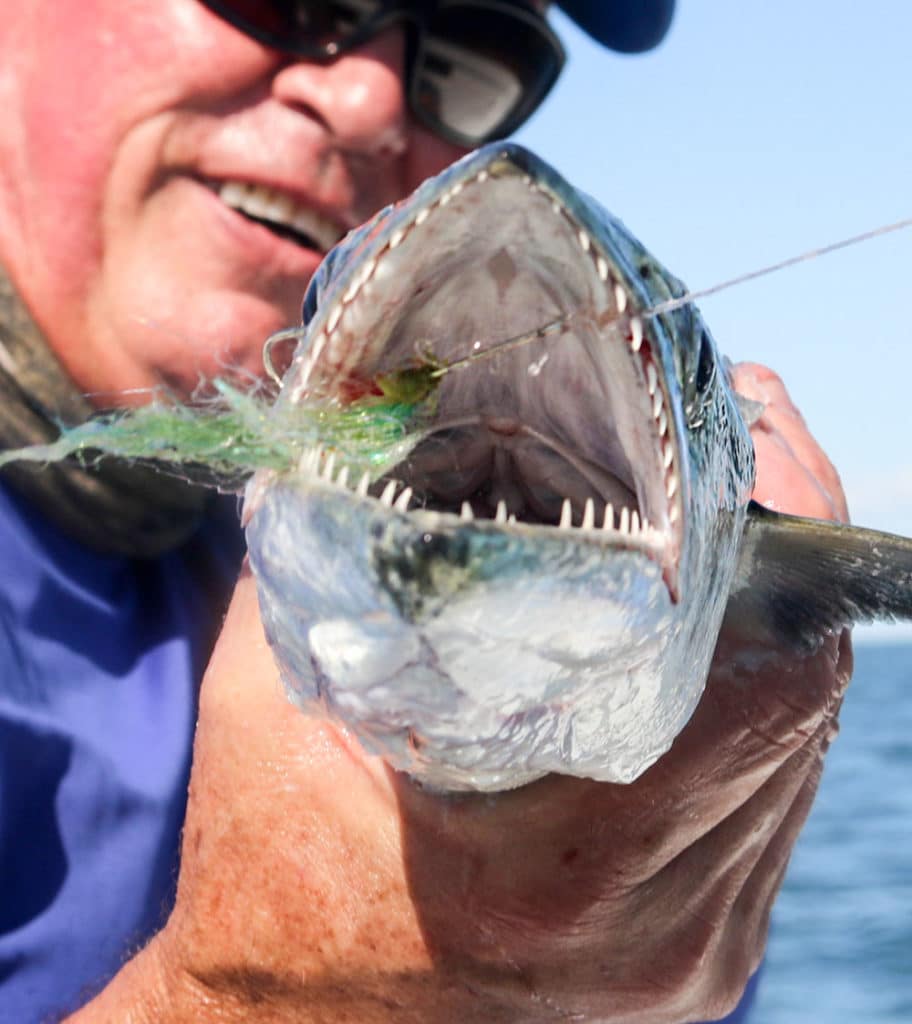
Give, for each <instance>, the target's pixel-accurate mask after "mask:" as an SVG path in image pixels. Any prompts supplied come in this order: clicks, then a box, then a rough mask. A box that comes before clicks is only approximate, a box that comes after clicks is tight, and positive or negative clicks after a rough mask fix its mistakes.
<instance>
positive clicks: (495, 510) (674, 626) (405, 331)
mask: <svg viewBox="0 0 912 1024" xmlns="http://www.w3.org/2000/svg"><path fill="white" fill-rule="evenodd" d="M681 294H683V286H682V285H681V284H680V282H678V281H677V280H676V279H675V278H674V277H673V276H671V275H670V274H669V273H668V272H667V271H666V270H665V269H664V268H663V267H662V266H661V265H660V264H659V263H658V262H657V261H656V260H655V259H654V258H653V257H652V256H651V255H650V254H649V253H648V252H647V251H646V250H645V249H644V248H643V247H642V246H641V245H640V244H639V243H638V242H637V241H636V239H635V238H634V237H633V236H632V235H631V234H630V233H629V232H628V231H627V229H626V228H625V227H624V226H623V225H622V224H621V223H620V222H619V221H618V220H616V219H615V218H614V217H612V216H611V215H610V214H608V213H607V212H606V211H605V210H603V209H602V208H601V207H600V206H598V204H596V203H595V202H593V201H592V200H591V199H589V198H588V197H586V196H584V195H583V194H581V193H579V192H577V191H576V190H575V189H573V188H572V187H571V186H570V185H569V184H568V183H567V182H566V181H564V180H563V179H562V178H561V177H560V176H559V175H558V174H557V172H556V171H554V170H553V169H552V168H550V167H549V166H548V165H547V164H545V163H544V162H543V161H541V160H540V159H539V158H537V157H536V156H534V155H533V154H531V153H529V152H528V151H526V150H525V149H523V148H521V147H519V146H516V145H512V144H504V143H496V144H492V145H490V146H487V147H485V148H484V149H482V150H479V151H478V152H476V153H474V154H471V155H470V156H468V157H466V158H465V159H463V160H462V161H460V162H459V163H457V164H455V165H453V166H452V167H450V168H448V169H447V170H446V171H444V172H443V173H442V174H441V175H439V176H438V177H436V178H434V179H431V180H429V181H428V182H426V183H425V184H424V185H422V186H421V187H420V188H419V189H418V190H417V191H416V192H415V193H414V194H413V195H412V196H410V197H409V198H408V199H406V200H404V201H403V202H401V203H400V204H398V205H397V206H394V207H390V208H388V209H386V210H384V211H381V213H380V214H378V215H377V216H376V217H375V218H374V219H373V220H372V221H371V222H369V223H368V224H366V225H365V226H364V227H363V228H361V229H359V230H358V231H356V232H354V233H353V234H351V235H349V236H348V237H347V238H346V239H345V240H344V241H343V242H342V243H340V245H339V246H337V248H336V249H335V250H334V251H333V252H332V253H331V254H330V255H329V256H328V257H327V260H326V261H325V263H324V265H323V266H322V267H321V269H320V271H319V272H318V274H317V275H316V276H315V278H314V280H313V282H312V283H311V286H310V288H309V290H308V292H307V295H306V297H305V303H304V317H305V322H306V334H305V337H304V339H303V341H302V343H301V345H300V346H299V349H298V350H297V352H296V354H295V356H294V358H293V360H292V362H291V366H290V368H289V370H288V372H287V374H286V377H285V380H284V383H283V387H282V391H281V393H280V395H279V397H278V399H277V403H276V407H277V409H279V410H281V411H282V415H287V413H288V409H289V408H290V407H295V406H302V407H303V406H305V405H310V406H312V405H313V404H314V403H327V404H330V405H335V406H338V407H352V406H356V405H358V403H362V405H363V402H364V396H365V395H370V394H376V393H378V385H379V393H380V394H382V395H384V396H385V397H386V398H389V397H390V396H392V397H393V398H403V397H404V398H407V399H408V400H410V401H413V404H414V405H415V408H416V418H415V431H414V437H413V439H412V440H411V441H410V442H409V444H408V446H407V447H406V449H404V450H403V451H402V453H401V454H402V457H401V458H400V459H398V460H397V461H396V462H395V463H394V464H392V465H390V466H389V467H387V468H386V470H385V471H384V472H383V473H382V474H380V476H379V478H377V479H367V478H365V480H364V482H363V484H362V486H361V487H353V486H352V485H353V484H354V479H351V480H349V474H348V471H347V470H345V469H344V468H343V467H344V463H345V452H344V451H342V450H337V449H336V448H334V447H333V444H332V440H331V439H328V440H327V444H326V445H325V446H323V447H321V448H318V449H315V450H314V451H313V452H310V453H307V454H306V455H305V456H304V458H303V459H302V462H301V467H300V470H299V471H298V472H296V473H294V474H282V475H277V474H275V473H267V474H259V475H258V476H257V477H255V478H254V480H253V482H252V483H251V485H250V487H249V489H248V495H247V507H248V519H249V525H248V540H249V545H250V554H251V563H252V565H253V568H254V571H255V573H256V576H257V582H258V587H259V590H260V598H261V606H262V609H263V616H264V622H265V625H266V629H267V635H268V637H269V639H270V642H271V643H272V645H273V648H274V650H275V652H276V655H277V658H278V661H279V664H280V666H281V668H282V672H283V677H284V678H285V680H286V683H287V684H288V686H289V689H290V691H291V692H292V694H293V695H294V696H295V698H296V699H297V700H299V701H300V703H302V704H303V705H306V706H308V707H311V708H313V707H319V708H322V709H324V710H326V711H327V712H328V713H330V714H333V715H336V716H338V717H340V718H342V719H343V720H344V721H345V722H346V723H347V724H349V725H350V726H351V727H352V728H354V729H355V731H356V732H357V733H358V734H359V735H360V736H361V738H362V739H363V740H364V742H365V743H366V744H367V745H368V746H369V748H370V749H372V750H375V751H377V752H379V753H382V754H383V755H384V756H385V757H387V758H388V759H389V760H390V761H391V763H392V764H393V765H394V766H395V767H397V768H401V769H405V770H407V771H410V772H411V773H413V774H415V775H416V776H418V777H419V778H421V779H423V780H424V781H425V782H426V783H428V784H429V785H433V786H437V787H440V788H445V789H464V788H473V789H482V790H490V789H503V788H509V787H511V786H516V785H520V784H522V783H525V782H528V781H530V780H531V779H534V778H537V777H539V776H541V775H543V774H545V773H547V772H552V771H557V772H564V773H567V774H575V775H581V776H589V777H594V778H600V779H606V780H612V781H630V780H631V779H633V778H635V777H637V776H638V775H639V774H640V773H641V772H642V771H644V770H645V768H646V767H648V765H649V764H651V763H653V762H654V761H655V760H656V759H657V758H658V757H659V756H660V755H661V754H662V753H663V752H664V751H665V750H667V749H668V747H669V745H670V744H671V742H672V741H673V739H674V737H675V735H677V733H678V732H679V731H680V729H681V728H682V727H683V725H684V724H685V722H686V721H687V719H688V717H689V716H690V714H691V712H692V710H693V708H694V707H695V705H696V703H697V701H698V699H699V696H700V693H701V692H702V688H703V685H704V683H705V679H706V675H707V672H708V666H709V661H710V658H711V656H712V651H713V647H714V644H715V638H716V635H717V633H718V630H719V626H720V624H721V620H722V616H723V613H724V610H725V603H726V597H727V593H728V589H729V586H730V583H731V578H732V575H733V573H734V571H735V565H736V561H737V549H738V543H739V539H740V533H741V528H742V526H743V517H744V510H745V507H746V505H747V501H748V498H749V494H750V489H751V485H752V480H753V455H752V446H751V443H750V438H749V434H748V431H747V428H746V426H745V424H744V421H743V419H742V417H741V415H740V413H739V411H738V406H737V403H736V401H735V397H734V395H733V393H732V391H731V388H730V385H729V381H728V374H727V371H726V369H725V366H724V364H723V363H722V361H721V360H720V358H719V355H718V352H717V349H716V346H715V344H714V342H713V340H712V338H711V336H710V334H709V332H708V330H707V329H706V327H705V325H704V324H703V321H702V319H701V317H700V315H699V313H698V311H697V310H696V309H695V308H694V307H693V306H692V305H686V304H685V305H682V306H680V307H678V308H674V309H669V310H667V311H665V312H660V313H657V314H653V312H652V311H653V310H654V308H655V307H656V306H657V305H660V304H662V303H663V302H667V301H668V300H669V299H673V298H675V297H676V296H680V295H681ZM416 396H417V398H416ZM385 409H386V406H385V405H383V403H382V402H381V403H378V404H377V405H371V404H370V403H368V404H367V405H363V411H364V413H365V414H366V415H367V416H368V417H370V416H372V415H377V416H380V415H385V414H386V413H385ZM340 473H342V475H343V476H344V480H342V481H341V482H340V479H339V475H340Z"/></svg>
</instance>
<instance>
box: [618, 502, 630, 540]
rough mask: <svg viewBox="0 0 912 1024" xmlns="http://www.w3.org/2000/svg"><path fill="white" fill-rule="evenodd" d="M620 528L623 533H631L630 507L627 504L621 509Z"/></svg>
mask: <svg viewBox="0 0 912 1024" xmlns="http://www.w3.org/2000/svg"><path fill="white" fill-rule="evenodd" d="M618 530H620V532H621V533H630V509H629V508H627V506H626V505H625V506H624V507H623V508H622V509H621V518H620V521H619V522H618Z"/></svg>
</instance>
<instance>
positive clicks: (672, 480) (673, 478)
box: [665, 473, 678, 498]
mask: <svg viewBox="0 0 912 1024" xmlns="http://www.w3.org/2000/svg"><path fill="white" fill-rule="evenodd" d="M677 489H678V477H677V475H676V474H675V473H671V474H669V476H668V482H667V483H666V484H665V493H666V494H667V495H668V497H669V498H673V497H674V496H675V492H676V491H677Z"/></svg>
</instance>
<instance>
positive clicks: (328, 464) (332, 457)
mask: <svg viewBox="0 0 912 1024" xmlns="http://www.w3.org/2000/svg"><path fill="white" fill-rule="evenodd" d="M335 468H336V453H335V452H330V453H329V458H328V459H327V460H326V461H325V462H324V463H323V470H322V472H321V473H320V476H322V477H323V479H324V480H325V481H326V482H327V483H330V484H331V483H332V478H333V471H334V470H335Z"/></svg>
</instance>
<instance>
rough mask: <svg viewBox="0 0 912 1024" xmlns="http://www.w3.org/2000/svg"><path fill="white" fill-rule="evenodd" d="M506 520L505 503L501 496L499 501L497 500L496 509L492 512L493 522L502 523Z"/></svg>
mask: <svg viewBox="0 0 912 1024" xmlns="http://www.w3.org/2000/svg"><path fill="white" fill-rule="evenodd" d="M506 521H507V503H506V502H505V501H504V500H503V498H501V499H500V501H498V502H497V511H496V512H495V513H494V522H495V523H501V524H503V523H505V522H506Z"/></svg>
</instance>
